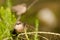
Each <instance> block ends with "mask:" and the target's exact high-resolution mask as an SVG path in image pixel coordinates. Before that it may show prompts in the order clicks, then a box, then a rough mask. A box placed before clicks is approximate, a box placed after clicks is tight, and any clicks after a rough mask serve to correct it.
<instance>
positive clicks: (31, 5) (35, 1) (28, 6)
mask: <svg viewBox="0 0 60 40" xmlns="http://www.w3.org/2000/svg"><path fill="white" fill-rule="evenodd" d="M37 1H38V0H35V1H34V2H33V3H31V4H30V5H29V6H28V8H27V10H29V9H30V8H31V7H32V6H33V5H34V4H35V3H36V2H37Z"/></svg>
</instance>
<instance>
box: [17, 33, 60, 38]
mask: <svg viewBox="0 0 60 40" xmlns="http://www.w3.org/2000/svg"><path fill="white" fill-rule="evenodd" d="M34 33H40V34H51V35H57V36H60V34H59V33H52V32H27V34H34ZM20 35H25V33H21V34H19V35H18V36H17V37H19V36H20Z"/></svg>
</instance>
